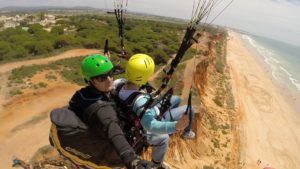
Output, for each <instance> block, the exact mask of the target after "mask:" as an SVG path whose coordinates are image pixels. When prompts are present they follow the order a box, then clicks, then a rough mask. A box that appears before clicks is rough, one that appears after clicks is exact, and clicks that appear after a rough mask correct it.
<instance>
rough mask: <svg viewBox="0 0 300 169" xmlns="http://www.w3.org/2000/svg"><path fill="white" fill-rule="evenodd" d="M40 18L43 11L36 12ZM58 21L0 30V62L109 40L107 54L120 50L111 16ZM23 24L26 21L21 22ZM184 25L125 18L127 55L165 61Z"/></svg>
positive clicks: (39, 55)
mask: <svg viewBox="0 0 300 169" xmlns="http://www.w3.org/2000/svg"><path fill="white" fill-rule="evenodd" d="M40 17H43V13H41V14H40ZM62 19H63V20H59V21H58V23H57V24H56V26H54V27H52V30H51V32H47V31H45V30H44V29H43V27H42V26H41V25H39V24H32V25H28V30H27V31H26V30H25V29H22V26H19V27H16V28H8V29H6V30H4V31H2V32H0V39H1V40H0V64H1V63H6V62H12V61H15V60H25V59H33V58H37V57H45V56H49V54H51V53H53V52H56V51H62V50H66V49H71V48H79V47H80V48H97V49H103V48H104V41H105V39H109V50H110V51H111V53H120V47H119V37H118V34H117V32H118V30H117V29H118V26H117V23H116V20H115V18H114V17H113V16H100V15H79V16H69V17H64V18H62ZM23 25H26V23H23ZM184 28H185V25H183V24H178V23H165V22H159V21H147V20H146V21H145V20H138V19H133V18H127V20H126V26H125V50H126V51H127V53H128V54H129V55H132V54H134V53H148V54H149V55H151V56H152V57H153V58H154V60H155V62H156V63H158V64H160V63H166V61H167V60H168V59H169V57H170V56H171V55H173V54H175V53H176V52H177V49H178V48H179V45H180V42H181V41H180V40H181V35H180V33H179V32H181V31H182V30H184Z"/></svg>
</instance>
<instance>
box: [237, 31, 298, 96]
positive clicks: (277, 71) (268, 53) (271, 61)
mask: <svg viewBox="0 0 300 169" xmlns="http://www.w3.org/2000/svg"><path fill="white" fill-rule="evenodd" d="M242 38H243V39H244V40H246V41H247V42H249V44H250V45H251V46H252V47H254V48H255V50H256V51H257V52H258V53H259V54H260V55H261V56H262V57H263V60H264V62H265V63H266V64H267V65H268V66H269V67H270V69H271V74H272V76H273V78H274V79H276V80H277V81H279V82H280V83H285V82H286V81H287V80H288V81H290V85H292V86H294V87H296V89H297V90H299V91H300V81H299V80H298V79H296V78H295V77H293V75H292V73H291V72H289V71H288V69H286V68H284V66H283V64H282V63H281V62H280V61H279V60H278V59H276V58H275V56H276V52H275V51H272V50H271V49H269V48H265V47H263V46H262V45H260V44H258V43H257V42H256V41H255V40H254V39H253V38H252V37H250V36H249V35H245V34H243V35H242ZM286 85H287V84H286Z"/></svg>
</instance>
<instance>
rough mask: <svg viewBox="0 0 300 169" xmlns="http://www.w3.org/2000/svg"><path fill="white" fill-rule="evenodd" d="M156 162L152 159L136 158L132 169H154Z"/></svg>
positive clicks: (132, 163)
mask: <svg viewBox="0 0 300 169" xmlns="http://www.w3.org/2000/svg"><path fill="white" fill-rule="evenodd" d="M153 166H154V164H153V163H152V162H151V161H147V160H142V159H139V158H137V159H135V160H133V161H132V162H131V169H152V168H153Z"/></svg>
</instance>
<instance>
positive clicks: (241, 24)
mask: <svg viewBox="0 0 300 169" xmlns="http://www.w3.org/2000/svg"><path fill="white" fill-rule="evenodd" d="M124 1H125V0H124ZM196 1H197V0H196ZM230 1H231V0H222V2H221V3H220V4H219V5H218V6H217V8H215V9H214V12H213V13H211V18H214V16H216V15H217V14H218V12H220V11H221V9H222V7H224V5H226V4H228V3H229V2H230ZM193 2H194V0H128V6H127V9H128V10H129V11H135V12H143V13H149V14H155V15H162V16H171V17H177V18H183V19H189V18H191V15H192V9H193ZM113 3H114V0H0V7H5V6H70V7H72V6H90V7H95V8H109V9H112V8H113ZM213 24H217V25H222V26H227V27H231V28H236V29H241V30H244V31H247V32H250V33H252V34H255V35H260V36H265V37H269V38H272V39H276V40H280V41H283V42H287V43H290V44H294V45H297V46H300V0H234V1H233V3H232V4H231V6H229V7H228V8H227V10H226V11H224V12H223V13H222V14H221V15H220V16H219V17H217V18H216V20H215V21H214V22H213Z"/></svg>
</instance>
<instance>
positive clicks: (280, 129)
mask: <svg viewBox="0 0 300 169" xmlns="http://www.w3.org/2000/svg"><path fill="white" fill-rule="evenodd" d="M228 34H229V41H228V43H227V63H228V66H229V68H230V74H231V81H232V89H233V94H234V98H235V102H236V110H237V114H238V115H239V118H240V126H239V130H240V143H241V146H240V165H241V168H244V169H262V168H264V167H273V168H276V169H279V168H285V169H294V168H300V159H299V158H298V157H299V151H300V117H299V113H297V112H296V111H295V109H294V108H293V105H292V104H291V103H290V100H287V98H286V97H285V96H284V94H283V93H284V92H283V91H281V89H280V88H279V86H278V85H277V84H275V83H274V80H275V79H273V77H272V75H271V72H270V71H268V70H267V68H268V67H267V64H266V63H265V64H262V63H264V60H263V59H262V58H259V56H258V55H256V53H255V52H253V50H251V48H250V49H249V47H248V46H247V44H246V43H245V42H244V41H243V39H242V38H241V34H239V33H236V32H232V31H228ZM248 45H249V44H248ZM272 79H273V80H272Z"/></svg>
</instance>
